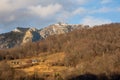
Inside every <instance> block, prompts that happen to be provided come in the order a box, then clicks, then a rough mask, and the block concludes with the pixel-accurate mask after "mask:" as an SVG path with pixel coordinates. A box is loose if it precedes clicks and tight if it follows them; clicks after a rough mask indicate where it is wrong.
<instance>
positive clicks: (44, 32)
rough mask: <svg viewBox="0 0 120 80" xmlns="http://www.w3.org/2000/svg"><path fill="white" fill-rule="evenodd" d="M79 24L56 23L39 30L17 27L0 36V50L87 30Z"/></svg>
mask: <svg viewBox="0 0 120 80" xmlns="http://www.w3.org/2000/svg"><path fill="white" fill-rule="evenodd" d="M88 27H89V26H84V25H80V24H75V25H72V24H65V23H57V24H52V25H50V26H48V27H45V28H43V29H41V30H38V29H36V28H21V27H17V28H16V29H14V30H13V31H11V32H8V33H3V34H0V48H1V49H3V48H12V47H14V46H19V45H23V44H25V43H28V42H35V41H38V40H42V39H45V38H46V37H48V36H50V35H55V34H57V35H58V34H63V33H68V32H70V31H73V30H75V29H82V28H88Z"/></svg>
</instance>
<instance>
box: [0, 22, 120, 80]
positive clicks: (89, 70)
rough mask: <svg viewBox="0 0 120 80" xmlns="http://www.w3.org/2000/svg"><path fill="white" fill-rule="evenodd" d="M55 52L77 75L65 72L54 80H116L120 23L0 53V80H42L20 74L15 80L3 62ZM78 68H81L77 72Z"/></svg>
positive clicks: (119, 73) (119, 72) (119, 71)
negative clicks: (63, 76)
mask: <svg viewBox="0 0 120 80" xmlns="http://www.w3.org/2000/svg"><path fill="white" fill-rule="evenodd" d="M59 52H64V53H65V58H64V60H63V62H62V64H63V65H64V66H67V67H76V72H75V74H77V75H71V76H68V75H67V72H66V74H65V78H64V79H63V78H57V79H55V80H119V79H120V23H111V24H104V25H100V26H94V27H93V28H89V29H79V30H74V31H72V32H69V33H66V34H60V35H52V36H49V37H48V38H46V39H44V40H41V41H37V42H33V43H26V44H25V45H22V46H17V47H14V48H10V49H3V50H0V62H2V65H0V75H1V77H0V80H4V79H5V80H44V78H41V77H39V76H37V74H34V75H32V76H23V74H25V73H24V72H20V74H19V75H18V76H19V77H18V76H17V75H16V73H17V72H16V71H14V69H13V68H11V67H9V65H7V64H5V61H6V60H15V59H25V58H28V57H33V56H41V55H51V54H57V53H59ZM81 64H82V65H84V68H81ZM56 65H57V64H56ZM78 69H80V71H79V70H78ZM11 74H13V75H11ZM13 77H14V78H13ZM10 78H11V79H10Z"/></svg>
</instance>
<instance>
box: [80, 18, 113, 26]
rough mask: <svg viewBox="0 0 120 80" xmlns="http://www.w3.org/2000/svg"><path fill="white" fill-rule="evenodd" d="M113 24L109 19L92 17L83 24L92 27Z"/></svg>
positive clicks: (83, 21) (85, 19) (84, 20)
mask: <svg viewBox="0 0 120 80" xmlns="http://www.w3.org/2000/svg"><path fill="white" fill-rule="evenodd" d="M111 22H112V21H111V20H109V19H103V18H96V17H92V16H87V17H85V18H84V19H83V20H82V24H85V25H90V26H91V27H92V26H95V25H101V24H107V23H111Z"/></svg>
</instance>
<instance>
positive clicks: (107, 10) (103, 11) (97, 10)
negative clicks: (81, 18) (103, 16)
mask: <svg viewBox="0 0 120 80" xmlns="http://www.w3.org/2000/svg"><path fill="white" fill-rule="evenodd" d="M110 11H113V9H112V8H108V7H101V8H99V9H95V10H91V11H89V12H90V13H107V12H110Z"/></svg>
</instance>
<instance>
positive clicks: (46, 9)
mask: <svg viewBox="0 0 120 80" xmlns="http://www.w3.org/2000/svg"><path fill="white" fill-rule="evenodd" d="M61 8H62V6H61V5H60V4H54V5H52V4H51V5H47V6H41V5H38V6H31V7H29V10H30V12H31V13H32V14H33V15H35V14H36V15H39V16H40V17H47V16H51V15H53V14H55V13H57V12H58V11H60V9H61Z"/></svg>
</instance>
